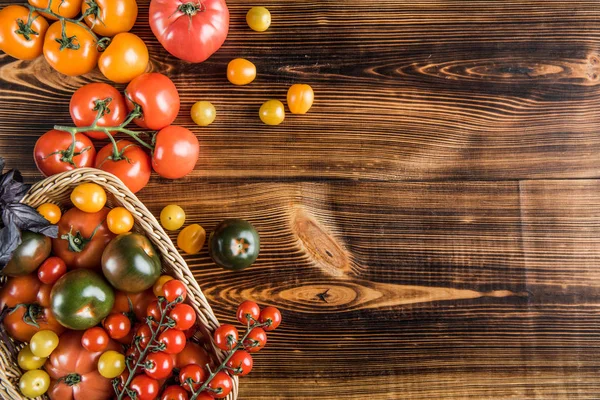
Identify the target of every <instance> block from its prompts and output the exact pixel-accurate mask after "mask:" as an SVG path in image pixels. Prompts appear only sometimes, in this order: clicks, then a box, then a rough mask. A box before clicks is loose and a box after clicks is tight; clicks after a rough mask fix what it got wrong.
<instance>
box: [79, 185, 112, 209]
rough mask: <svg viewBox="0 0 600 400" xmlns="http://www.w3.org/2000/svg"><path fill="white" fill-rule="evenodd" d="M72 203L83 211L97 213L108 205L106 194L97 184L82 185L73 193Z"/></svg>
mask: <svg viewBox="0 0 600 400" xmlns="http://www.w3.org/2000/svg"><path fill="white" fill-rule="evenodd" d="M71 202H72V203H73V205H74V206H75V207H77V208H79V209H80V210H81V211H85V212H89V213H95V212H98V211H100V210H102V208H103V207H104V205H105V204H106V192H105V191H104V189H102V186H100V185H98V184H96V183H82V184H80V185H79V186H77V187H76V188H75V189H73V191H72V192H71Z"/></svg>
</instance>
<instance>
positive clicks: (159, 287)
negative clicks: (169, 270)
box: [152, 275, 179, 329]
mask: <svg viewBox="0 0 600 400" xmlns="http://www.w3.org/2000/svg"><path fill="white" fill-rule="evenodd" d="M172 280H173V277H172V276H169V275H161V276H160V277H159V278H158V279H157V280H156V282H154V286H152V293H154V295H155V296H156V297H159V296H162V297H165V292H163V285H164V284H165V283H167V282H169V281H172ZM178 329H179V328H178Z"/></svg>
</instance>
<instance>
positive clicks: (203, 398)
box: [196, 392, 214, 400]
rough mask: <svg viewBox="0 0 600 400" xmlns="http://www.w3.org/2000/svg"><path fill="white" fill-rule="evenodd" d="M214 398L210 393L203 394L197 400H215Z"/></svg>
mask: <svg viewBox="0 0 600 400" xmlns="http://www.w3.org/2000/svg"><path fill="white" fill-rule="evenodd" d="M213 399H214V396H213V395H212V394H210V392H202V393H200V394H199V395H198V397H196V400H213Z"/></svg>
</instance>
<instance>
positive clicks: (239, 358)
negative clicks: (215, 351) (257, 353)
mask: <svg viewBox="0 0 600 400" xmlns="http://www.w3.org/2000/svg"><path fill="white" fill-rule="evenodd" d="M253 365H254V361H253V360H252V356H251V355H250V353H248V352H247V351H246V350H238V351H236V352H235V353H233V356H231V358H230V359H229V361H227V366H228V367H229V368H231V369H232V370H234V374H236V375H239V376H244V375H248V374H249V373H250V371H252V366H253Z"/></svg>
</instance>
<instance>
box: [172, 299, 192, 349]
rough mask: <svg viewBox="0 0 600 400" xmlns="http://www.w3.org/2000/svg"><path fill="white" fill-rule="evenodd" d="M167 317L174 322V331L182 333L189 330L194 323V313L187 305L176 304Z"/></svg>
mask: <svg viewBox="0 0 600 400" xmlns="http://www.w3.org/2000/svg"><path fill="white" fill-rule="evenodd" d="M169 317H171V319H172V320H173V321H175V329H180V330H182V331H185V330H187V329H190V328H191V327H192V326H194V324H195V323H196V312H195V311H194V309H193V308H192V306H190V305H188V304H177V305H176V306H175V307H173V309H172V310H171V311H170V312H169ZM184 345H185V343H184Z"/></svg>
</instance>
